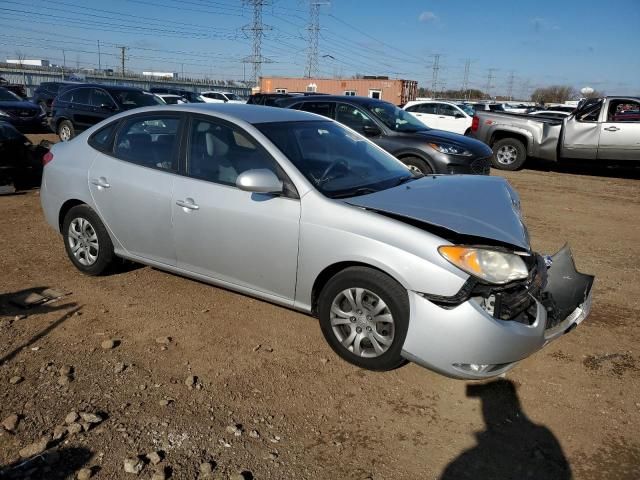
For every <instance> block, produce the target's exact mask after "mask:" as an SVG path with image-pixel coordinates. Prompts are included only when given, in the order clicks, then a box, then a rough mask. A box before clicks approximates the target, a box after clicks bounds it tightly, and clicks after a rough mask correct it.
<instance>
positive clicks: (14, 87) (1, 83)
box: [0, 77, 27, 99]
mask: <svg viewBox="0 0 640 480" xmlns="http://www.w3.org/2000/svg"><path fill="white" fill-rule="evenodd" d="M0 87H3V88H6V89H7V90H10V91H12V92H13V93H15V94H16V95H18V96H19V97H20V98H21V99H25V98H27V91H26V90H25V88H24V85H18V84H17V83H11V82H9V81H8V80H6V79H5V78H3V77H0Z"/></svg>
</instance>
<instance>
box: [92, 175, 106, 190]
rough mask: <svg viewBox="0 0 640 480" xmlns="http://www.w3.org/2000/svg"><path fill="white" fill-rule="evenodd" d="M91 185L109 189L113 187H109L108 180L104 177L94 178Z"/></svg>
mask: <svg viewBox="0 0 640 480" xmlns="http://www.w3.org/2000/svg"><path fill="white" fill-rule="evenodd" d="M91 183H93V184H94V185H96V186H97V187H102V188H109V187H110V186H111V185H109V182H107V179H106V178H104V177H100V178H92V179H91Z"/></svg>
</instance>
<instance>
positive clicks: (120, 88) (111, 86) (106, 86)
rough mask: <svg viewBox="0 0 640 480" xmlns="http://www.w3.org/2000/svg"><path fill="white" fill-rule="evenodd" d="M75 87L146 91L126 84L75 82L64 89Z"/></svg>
mask: <svg viewBox="0 0 640 480" xmlns="http://www.w3.org/2000/svg"><path fill="white" fill-rule="evenodd" d="M74 87H88V88H102V89H103V90H127V91H132V92H141V91H144V89H143V88H138V87H127V86H124V85H104V84H102V83H73V84H70V85H68V86H67V87H66V88H65V89H64V90H65V91H66V90H70V89H71V88H74Z"/></svg>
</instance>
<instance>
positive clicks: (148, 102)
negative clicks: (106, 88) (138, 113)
mask: <svg viewBox="0 0 640 480" xmlns="http://www.w3.org/2000/svg"><path fill="white" fill-rule="evenodd" d="M110 93H111V95H112V96H113V97H114V98H115V99H116V101H117V102H118V104H119V105H120V106H122V107H123V108H124V109H125V110H129V109H131V108H137V107H151V106H153V105H162V104H163V103H164V102H163V101H162V100H160V99H159V98H158V97H156V96H155V95H154V94H153V93H149V92H142V91H139V90H110Z"/></svg>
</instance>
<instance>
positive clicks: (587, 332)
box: [0, 169, 640, 480]
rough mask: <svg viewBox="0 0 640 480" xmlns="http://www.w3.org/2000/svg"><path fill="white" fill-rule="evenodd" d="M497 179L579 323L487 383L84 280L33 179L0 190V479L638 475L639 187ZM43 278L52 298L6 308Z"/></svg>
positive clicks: (235, 306) (247, 305) (147, 285)
mask: <svg viewBox="0 0 640 480" xmlns="http://www.w3.org/2000/svg"><path fill="white" fill-rule="evenodd" d="M620 176H623V175H620ZM506 177H507V178H508V179H509V180H510V181H511V182H512V184H513V185H514V186H515V187H516V189H517V190H518V191H519V193H520V195H521V198H522V205H523V210H524V213H525V217H526V221H527V223H528V226H529V229H530V233H531V236H532V240H533V245H534V247H535V248H536V249H537V250H538V251H541V252H548V253H553V252H555V251H556V250H558V249H559V248H560V247H562V245H563V243H564V242H565V241H568V242H569V243H570V244H571V246H572V248H573V251H574V255H575V258H576V262H577V264H578V268H579V269H580V270H581V271H584V272H589V273H594V274H595V275H596V277H597V279H596V286H595V297H594V306H593V311H592V314H591V316H590V317H589V318H588V319H587V320H586V321H585V322H584V323H583V324H582V325H581V326H580V327H579V328H578V329H577V330H575V331H573V332H572V333H570V334H569V335H566V336H564V337H562V338H561V339H559V340H558V341H557V342H555V343H553V344H551V345H549V346H548V347H547V348H545V349H544V350H542V351H541V352H538V353H537V354H536V355H534V356H533V357H531V358H529V359H527V360H525V361H523V362H522V363H521V364H520V365H519V366H517V367H516V368H515V369H514V370H512V371H511V372H509V373H508V374H507V376H506V378H504V379H499V380H497V381H491V382H485V383H473V382H463V381H458V380H451V379H448V378H444V377H441V376H439V375H436V374H434V373H431V372H429V371H427V370H425V369H422V368H420V367H418V366H416V365H412V364H409V365H406V366H404V367H401V368H399V369H397V370H395V371H391V372H387V373H373V372H367V371H364V370H360V369H358V368H356V367H353V366H351V365H348V364H346V363H345V362H343V361H341V360H340V359H339V358H338V357H336V356H335V355H334V354H333V353H332V351H331V350H330V349H329V347H328V346H327V345H326V343H325V341H324V339H323V338H322V335H321V333H320V328H319V326H318V323H317V321H316V320H315V319H313V318H311V317H307V316H305V315H302V314H299V313H296V312H293V311H290V310H286V309H284V308H280V307H277V306H274V305H270V304H268V303H265V302H262V301H258V300H255V299H252V298H249V297H246V296H243V295H239V294H236V293H232V292H230V291H226V290H222V289H219V288H215V287H212V286H209V285H205V284H203V283H199V282H195V281H192V280H188V279H185V278H181V277H179V276H176V275H171V274H168V273H164V272H161V271H159V270H156V269H153V268H149V267H142V266H138V265H127V266H123V267H122V268H119V269H118V271H117V273H114V274H111V275H109V276H105V277H99V278H90V277H85V276H83V275H81V274H80V273H79V272H78V271H76V270H75V269H74V268H73V266H72V264H71V263H70V261H69V260H68V259H67V258H66V255H65V252H64V248H63V244H62V240H61V237H60V236H59V235H58V234H56V233H55V232H54V231H53V230H51V229H50V228H49V227H48V226H47V225H45V223H44V220H43V218H42V215H41V212H40V206H39V197H38V192H37V191H31V192H28V193H25V194H21V195H11V196H4V197H0V219H1V224H0V251H1V252H2V253H1V255H0V421H2V420H5V418H7V417H9V416H10V415H11V414H17V415H18V422H17V425H15V422H13V421H12V420H11V419H10V418H9V419H8V420H7V421H6V422H5V428H3V427H0V478H4V477H3V475H4V476H5V477H6V478H34V479H35V478H47V479H49V478H75V477H74V475H76V472H78V471H79V470H80V469H81V468H89V469H91V470H90V472H87V471H83V472H82V473H81V474H80V475H81V478H83V477H82V475H89V474H91V475H92V476H93V477H94V478H104V479H121V478H122V479H124V478H134V477H135V474H131V473H125V467H124V462H125V459H127V458H131V459H132V462H131V463H132V464H135V463H136V457H137V456H142V455H145V454H149V453H151V452H156V451H159V452H161V453H160V455H161V462H160V463H159V464H158V465H154V464H153V462H150V461H149V460H148V459H146V458H145V459H144V461H143V462H141V465H143V469H142V472H141V473H140V474H139V477H140V478H146V479H148V478H152V475H153V474H156V476H155V477H153V478H156V479H161V478H164V477H165V476H166V477H167V478H168V477H171V478H176V479H195V478H238V479H240V478H256V479H285V478H286V479H289V478H295V479H298V478H300V479H357V480H363V479H367V478H369V479H375V480H378V479H436V478H442V479H446V480H451V479H464V478H468V479H485V478H487V479H489V478H490V479H507V478H510V479H511V478H512V479H524V478H532V479H554V478H558V479H569V478H576V479H587V480H590V479H593V480H595V479H603V478H606V479H608V480H622V479H627V480H632V479H634V480H635V479H638V478H640V433H639V432H640V354H639V351H638V345H639V341H640V333H639V331H638V330H637V324H638V319H639V317H640V300H639V299H640V266H639V264H638V263H637V262H638V258H640V226H639V223H640V182H638V180H635V179H629V178H618V177H617V176H616V173H615V172H614V173H613V174H612V173H611V172H600V174H598V175H587V174H585V172H583V171H575V170H571V169H569V170H568V171H561V172H558V171H545V170H544V169H538V170H531V169H527V170H523V171H520V172H515V173H510V174H507V175H506ZM45 288H53V289H56V290H58V291H60V292H63V293H65V296H64V297H63V298H61V299H59V300H58V301H56V302H52V303H48V304H46V305H43V306H39V307H34V308H31V309H29V310H24V309H21V308H19V307H16V306H13V305H11V304H10V303H9V300H10V298H11V297H12V295H15V294H16V293H18V292H24V291H42V289H45ZM165 337H169V338H165ZM105 340H107V341H108V340H115V342H113V343H114V346H113V348H103V342H105ZM108 343H109V342H107V344H105V345H104V347H111V346H112V345H110V344H108ZM65 366H68V367H71V368H65ZM190 376H195V377H196V378H195V379H193V378H188V377H190ZM61 377H62V378H61ZM17 378H21V379H22V380H17ZM12 379H13V382H17V383H12V382H11V380H12ZM70 412H84V413H85V418H83V419H80V420H79V421H76V422H74V415H71V417H72V418H70V419H69V420H71V422H72V423H71V425H73V427H71V426H70V427H69V428H68V429H65V428H61V427H60V426H61V425H64V424H65V417H67V415H68V414H69V413H70ZM86 413H97V414H98V415H99V417H100V418H98V419H96V418H94V419H93V421H94V422H96V423H93V424H92V423H90V422H89V421H88V419H91V416H90V415H86ZM14 420H15V419H14ZM83 424H84V425H83ZM57 426H58V428H57V429H56V427H57ZM7 427H9V429H10V430H12V431H9V430H7ZM74 429H75V430H74ZM54 430H55V431H56V433H57V434H58V435H63V436H62V437H61V438H60V439H58V440H54V441H51V442H49V444H48V445H49V446H50V447H51V448H50V449H49V450H46V451H45V453H44V454H41V455H38V454H37V452H39V451H41V450H42V449H43V448H44V444H42V445H35V446H32V447H31V449H32V451H31V452H29V451H27V452H23V454H25V455H26V457H27V460H28V461H27V463H26V464H25V465H21V466H20V463H21V462H22V460H20V456H19V451H20V450H21V449H22V448H23V447H25V446H28V445H29V444H32V443H33V442H38V441H39V440H40V439H41V438H42V437H43V436H44V437H47V436H50V435H52V434H53V433H54ZM65 430H69V431H68V432H67V433H66V434H64V431H65ZM78 430H85V431H81V432H78ZM74 432H75V433H74ZM58 435H56V436H58ZM49 439H51V437H47V438H46V439H45V441H44V443H45V444H46V441H47V440H49ZM155 460H157V459H155ZM203 462H209V466H208V467H207V466H206V465H205V466H202V469H203V470H202V472H203V473H200V472H201V471H200V468H201V466H200V465H201V464H202V463H203ZM134 466H135V465H134ZM209 468H210V469H212V470H213V473H212V474H209V473H207V472H208V469H209ZM239 474H240V475H241V476H238V475H239ZM234 475H235V476H234ZM12 476H13V477H12ZM84 478H88V477H84Z"/></svg>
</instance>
